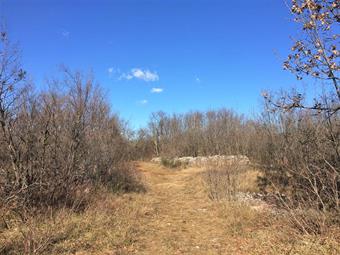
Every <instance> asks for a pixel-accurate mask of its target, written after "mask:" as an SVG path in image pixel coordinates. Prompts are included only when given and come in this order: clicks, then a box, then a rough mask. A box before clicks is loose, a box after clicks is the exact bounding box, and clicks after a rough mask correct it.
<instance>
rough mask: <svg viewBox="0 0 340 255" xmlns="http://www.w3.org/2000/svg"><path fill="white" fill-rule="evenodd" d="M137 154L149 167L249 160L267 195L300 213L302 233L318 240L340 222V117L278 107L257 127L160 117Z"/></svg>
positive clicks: (216, 118)
mask: <svg viewBox="0 0 340 255" xmlns="http://www.w3.org/2000/svg"><path fill="white" fill-rule="evenodd" d="M134 148H135V153H134V155H135V156H136V157H137V158H144V159H149V158H151V157H155V156H159V157H163V158H173V157H178V156H193V157H196V156H209V155H238V154H242V155H246V156H248V157H249V158H250V159H251V162H252V163H253V165H254V166H255V167H256V168H257V169H259V170H261V171H262V175H261V177H259V180H258V185H259V187H260V189H261V191H262V192H263V193H264V194H272V195H274V196H275V199H276V203H277V205H279V206H283V207H284V208H286V209H288V210H294V214H293V215H294V217H293V218H292V219H293V221H294V224H297V227H298V228H299V229H300V230H301V231H303V232H306V233H311V232H312V233H317V232H320V231H322V230H323V229H327V228H328V226H329V225H333V224H334V222H337V220H336V219H339V216H340V114H339V112H332V113H331V114H330V113H329V112H322V111H320V112H315V111H314V110H311V109H301V108H292V109H280V108H277V107H275V106H273V105H271V104H270V102H267V104H265V107H264V109H263V112H262V114H261V115H259V116H258V117H254V118H253V119H249V118H248V119H247V118H245V117H244V116H242V115H240V114H237V113H235V112H234V111H232V110H227V109H220V110H215V111H213V110H211V111H206V112H199V111H196V112H189V113H185V114H173V115H169V114H166V113H164V112H157V113H154V114H152V115H151V118H150V120H149V124H148V127H147V128H145V129H141V130H139V132H138V134H137V137H136V139H135V140H134ZM297 209H300V210H299V212H300V215H296V212H297ZM309 210H313V211H314V212H318V213H315V214H314V216H313V218H312V219H311V218H310V215H308V217H307V216H306V214H305V212H309ZM330 215H331V216H330ZM336 224H339V222H337V223H336Z"/></svg>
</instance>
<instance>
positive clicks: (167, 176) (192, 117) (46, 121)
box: [0, 0, 340, 254]
mask: <svg viewBox="0 0 340 255" xmlns="http://www.w3.org/2000/svg"><path fill="white" fill-rule="evenodd" d="M292 3H293V6H292V12H293V13H295V15H296V20H297V21H300V22H302V23H303V30H304V31H305V32H307V33H306V34H305V36H306V37H305V38H302V39H301V40H298V41H296V42H295V44H294V46H293V48H292V51H293V54H292V55H290V56H289V57H288V60H287V61H286V62H285V63H284V66H285V68H286V69H289V70H291V71H292V72H294V73H295V74H296V75H297V77H298V79H302V78H303V77H304V76H308V75H312V76H314V77H315V78H317V79H322V81H323V82H325V84H326V85H331V86H329V87H327V89H325V91H326V92H325V93H323V94H322V95H321V96H319V97H317V98H315V100H314V101H315V102H314V104H313V105H309V104H308V100H304V96H303V95H302V94H300V93H298V92H297V91H292V92H291V93H282V94H280V95H279V96H278V97H277V98H275V97H273V96H272V95H269V94H268V93H264V94H263V96H264V98H265V107H264V111H263V113H262V115H261V116H260V117H258V118H254V119H248V118H245V117H244V116H242V115H239V114H237V113H235V112H234V111H232V110H227V109H220V110H211V111H206V112H199V111H196V112H189V113H185V114H173V115H169V114H166V113H163V112H157V113H154V114H153V115H152V116H151V118H150V121H149V125H148V127H147V128H145V129H141V130H139V131H138V132H136V134H133V135H131V132H130V131H129V130H126V127H125V125H124V123H123V121H122V120H120V119H119V117H118V116H116V115H114V114H112V112H111V110H110V106H109V104H108V102H107V100H106V99H105V97H104V95H103V93H102V92H101V90H100V88H99V86H97V85H96V83H95V80H94V78H93V76H92V74H89V75H87V76H84V75H83V74H82V73H80V72H72V71H70V70H69V69H67V68H62V75H61V78H59V79H51V80H50V81H49V82H48V86H46V87H48V88H44V89H42V90H40V91H39V92H37V91H36V90H35V89H34V85H33V84H32V83H31V82H29V80H27V79H26V76H27V74H26V72H25V71H24V70H23V69H22V68H21V65H20V61H19V54H18V52H19V51H18V49H17V48H16V47H14V46H13V45H12V44H11V43H10V41H9V39H8V36H7V33H5V32H2V33H1V34H0V35H1V37H0V70H1V71H0V142H1V143H0V254H70V253H74V254H228V253H233V254H339V253H340V248H339V243H340V236H339V233H340V220H339V219H340V202H339V201H340V147H339V146H340V118H339V117H340V116H339V112H340V111H339V109H340V108H339V102H340V101H339V100H340V92H339V86H338V81H339V78H338V71H339V67H338V66H337V60H338V57H339V52H338V50H337V49H336V45H335V43H334V42H336V41H335V40H336V39H337V37H334V36H333V35H332V27H333V25H334V24H335V19H336V18H337V17H338V15H337V14H335V13H337V12H338V10H339V4H338V2H337V1H324V0H320V1H312V0H310V1H309V0H308V1H305V0H296V1H295V0H294V1H292ZM336 22H338V21H336ZM328 82H329V84H328ZM306 101H307V102H306ZM214 155H215V156H214ZM223 155H224V156H223ZM227 155H245V156H243V159H244V160H245V159H246V160H245V161H247V162H248V163H249V159H250V162H251V163H252V164H248V163H247V164H240V162H237V161H236V162H235V161H233V162H228V163H227V164H225V163H222V164H221V161H219V160H220V159H221V158H223V159H226V158H227V157H228V156H227ZM154 156H157V157H158V158H159V162H160V163H161V164H162V166H160V165H156V164H149V163H145V162H144V163H132V162H131V160H132V159H135V160H141V159H150V158H152V157H154ZM229 157H230V156H229ZM205 159H212V160H205ZM215 159H217V160H215ZM195 162H196V163H195ZM197 162H199V163H197ZM202 162H203V163H204V164H201V163H202ZM136 164H137V165H138V169H139V171H136ZM202 165H204V166H205V167H206V168H205V169H203V168H200V167H198V166H202ZM170 168H171V169H172V170H170ZM174 168H178V170H179V171H173V169H174ZM141 173H142V174H141ZM142 175H143V177H142ZM141 178H145V182H146V185H147V187H148V192H146V193H142V192H141V193H139V192H140V191H145V190H146V189H145V185H144V184H145V183H143V182H142V180H141ZM127 193H128V194H127ZM118 194H119V195H118Z"/></svg>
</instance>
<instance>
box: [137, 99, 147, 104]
mask: <svg viewBox="0 0 340 255" xmlns="http://www.w3.org/2000/svg"><path fill="white" fill-rule="evenodd" d="M148 102H149V101H148V100H146V99H143V100H140V101H138V103H139V104H141V105H146V104H147V103H148Z"/></svg>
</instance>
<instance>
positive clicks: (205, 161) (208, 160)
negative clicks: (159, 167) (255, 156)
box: [151, 155, 250, 167]
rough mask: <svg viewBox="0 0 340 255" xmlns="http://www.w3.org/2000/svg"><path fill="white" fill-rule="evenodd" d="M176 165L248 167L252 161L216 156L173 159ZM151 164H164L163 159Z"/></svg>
mask: <svg viewBox="0 0 340 255" xmlns="http://www.w3.org/2000/svg"><path fill="white" fill-rule="evenodd" d="M171 160H173V161H174V162H175V163H176V162H179V163H181V164H183V165H188V166H197V167H204V166H207V165H211V164H214V165H224V164H233V163H238V164H242V165H247V164H249V163H250V160H249V158H248V157H247V156H244V155H229V156H226V155H214V156H207V157H201V156H200V157H175V158H173V159H171ZM151 162H153V163H158V164H160V163H161V162H162V158H161V157H157V158H153V159H151Z"/></svg>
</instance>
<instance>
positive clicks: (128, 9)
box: [0, 0, 298, 127]
mask: <svg viewBox="0 0 340 255" xmlns="http://www.w3.org/2000/svg"><path fill="white" fill-rule="evenodd" d="M0 15H1V16H2V18H3V19H4V20H5V21H6V23H7V28H8V30H9V33H10V36H11V38H12V40H14V41H18V42H19V44H20V47H21V49H22V51H23V54H22V61H23V64H24V67H25V69H26V70H27V71H28V72H29V73H30V75H31V76H32V77H33V79H34V81H35V83H36V85H37V86H39V87H41V86H45V82H44V80H45V78H46V77H49V76H51V75H53V74H55V73H56V72H57V70H58V66H60V64H65V65H67V66H69V67H70V68H72V69H79V70H83V71H87V70H93V72H94V74H95V77H96V80H97V81H98V82H99V83H100V84H101V85H102V86H103V87H104V88H105V90H106V91H107V93H108V95H107V96H108V98H109V100H110V103H111V104H112V107H113V109H114V110H115V111H118V112H119V113H120V115H121V116H122V117H123V118H125V119H127V120H128V121H129V122H130V123H131V125H132V127H139V126H142V125H144V124H145V123H146V122H147V120H148V117H149V115H150V113H151V112H154V111H158V110H163V111H166V112H169V113H172V112H185V111H189V110H207V109H212V108H219V107H227V108H233V109H235V110H236V111H237V112H240V113H244V114H252V113H253V112H257V111H259V109H260V102H261V97H260V93H261V91H262V90H264V89H266V90H273V91H275V90H278V89H280V88H287V87H291V86H294V85H296V84H297V81H296V79H295V77H294V76H293V75H292V74H290V73H288V72H287V71H283V70H282V61H283V59H285V58H286V56H287V54H288V52H289V49H290V46H291V40H290V36H295V35H297V33H298V29H297V27H296V25H295V24H294V23H293V22H292V21H291V16H290V13H289V10H288V9H287V7H286V6H285V3H284V0H256V1H254V0H243V1H227V0H225V1H216V0H209V1H208V0H201V1H200V0H171V1H170V0H120V1H118V0H116V1H108V0H107V1H105V0H97V1H94V0H93V1H89V0H83V1H80V0H77V1H76V0H68V1H64V0H60V1H56V0H54V1H47V0H21V1H19V0H0Z"/></svg>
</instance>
